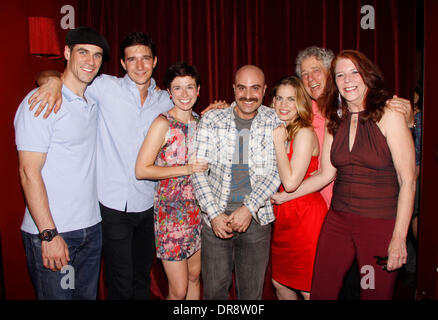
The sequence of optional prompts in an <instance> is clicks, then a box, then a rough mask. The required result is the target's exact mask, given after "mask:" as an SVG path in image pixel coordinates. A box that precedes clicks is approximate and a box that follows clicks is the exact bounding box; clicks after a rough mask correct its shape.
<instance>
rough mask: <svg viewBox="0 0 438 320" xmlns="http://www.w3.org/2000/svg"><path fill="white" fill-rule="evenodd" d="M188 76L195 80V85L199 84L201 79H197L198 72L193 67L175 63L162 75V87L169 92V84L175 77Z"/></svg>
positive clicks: (184, 63) (182, 62) (183, 63)
mask: <svg viewBox="0 0 438 320" xmlns="http://www.w3.org/2000/svg"><path fill="white" fill-rule="evenodd" d="M185 76H189V77H192V78H193V79H195V82H196V85H197V86H199V85H200V84H201V78H200V77H199V74H198V70H196V67H195V66H191V65H188V64H187V63H186V62H184V61H180V62H176V63H174V64H172V65H171V66H170V67H169V68H168V69H167V71H166V73H165V75H164V85H165V86H166V89H169V90H170V84H171V83H172V81H173V79H175V78H176V77H185Z"/></svg>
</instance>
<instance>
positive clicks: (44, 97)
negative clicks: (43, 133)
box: [28, 76, 62, 119]
mask: <svg viewBox="0 0 438 320" xmlns="http://www.w3.org/2000/svg"><path fill="white" fill-rule="evenodd" d="M28 102H29V104H30V107H29V110H30V111H32V110H33V109H34V108H35V106H36V105H37V104H38V103H39V106H38V108H37V109H36V111H35V114H34V115H35V117H38V116H39V115H40V113H41V112H42V111H43V110H44V108H46V112H45V113H44V119H46V118H47V117H48V116H49V115H50V113H51V112H52V111H54V112H55V113H57V112H58V111H59V109H60V108H61V103H62V81H61V79H60V78H59V77H53V76H51V77H49V78H47V81H45V82H44V84H42V85H41V86H40V87H39V88H38V90H37V91H35V92H34V93H33V94H32V95H31V96H30V98H29V100H28Z"/></svg>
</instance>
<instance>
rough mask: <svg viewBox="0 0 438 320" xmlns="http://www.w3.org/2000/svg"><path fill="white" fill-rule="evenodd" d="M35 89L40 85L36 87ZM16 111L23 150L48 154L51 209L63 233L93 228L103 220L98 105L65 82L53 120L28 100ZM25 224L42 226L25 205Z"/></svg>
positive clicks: (30, 227) (26, 228)
mask: <svg viewBox="0 0 438 320" xmlns="http://www.w3.org/2000/svg"><path fill="white" fill-rule="evenodd" d="M35 90H36V89H35ZM35 90H33V91H31V92H30V93H29V94H28V95H27V96H26V97H25V98H24V100H23V101H22V103H21V104H20V106H19V107H18V110H17V113H16V114H15V119H14V126H15V142H16V145H17V150H19V151H33V152H42V153H46V161H45V163H44V166H43V168H42V170H41V174H42V177H43V180H44V184H45V187H46V190H47V195H48V200H49V208H50V212H51V214H52V217H53V220H54V222H55V225H56V228H57V229H58V232H68V231H74V230H79V229H83V228H88V227H91V226H93V225H95V224H97V223H99V222H100V221H101V217H100V212H99V205H98V201H97V181H96V135H97V120H96V119H97V108H96V104H95V103H94V102H93V101H92V99H90V97H89V96H88V95H86V98H87V101H88V103H87V101H85V100H84V99H83V98H82V97H79V96H77V95H75V94H74V93H73V92H72V91H71V90H70V89H69V88H67V87H66V86H63V87H62V106H61V109H60V110H59V112H58V113H57V114H52V115H51V116H50V117H49V118H48V119H43V116H42V115H40V116H39V117H37V118H36V117H35V116H34V111H29V104H28V102H27V101H28V99H29V97H30V96H31V95H32V93H33V92H35ZM21 229H22V230H23V231H25V232H28V233H32V234H37V233H38V232H39V231H38V229H37V227H36V225H35V222H34V221H33V219H32V216H31V215H30V213H29V210H28V208H27V207H26V212H25V215H24V219H23V223H22V225H21Z"/></svg>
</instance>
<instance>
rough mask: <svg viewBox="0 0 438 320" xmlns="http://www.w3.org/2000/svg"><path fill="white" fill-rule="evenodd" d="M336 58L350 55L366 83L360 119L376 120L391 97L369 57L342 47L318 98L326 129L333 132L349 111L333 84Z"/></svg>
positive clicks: (349, 57) (348, 57)
mask: <svg viewBox="0 0 438 320" xmlns="http://www.w3.org/2000/svg"><path fill="white" fill-rule="evenodd" d="M339 59H349V60H350V61H351V62H352V63H353V64H354V65H355V67H356V69H357V70H358V72H359V74H360V75H361V77H362V79H363V82H364V83H365V85H366V87H367V92H366V94H365V98H364V99H365V101H364V109H365V110H364V112H363V113H362V114H361V116H360V121H362V122H364V121H367V120H372V121H374V122H378V121H379V120H380V119H381V118H382V116H383V113H384V108H385V102H386V100H388V99H390V98H391V96H390V94H389V92H388V89H387V86H386V83H385V80H384V78H383V76H382V73H381V72H380V70H379V68H378V67H377V66H376V65H375V64H374V63H373V62H372V61H371V60H370V59H368V58H367V57H366V56H365V55H364V54H363V53H361V52H359V51H356V50H344V51H341V52H340V53H339V54H338V55H337V56H336V57H335V58H334V59H333V61H332V64H331V67H330V76H329V77H328V79H327V83H326V88H325V92H324V94H323V95H322V96H321V97H320V99H319V100H318V105H319V106H320V107H321V109H322V110H323V114H324V115H325V117H326V118H327V120H328V123H327V129H328V131H329V133H331V134H334V133H335V132H336V130H337V128H338V127H339V124H340V123H341V121H342V120H343V119H345V118H346V117H347V111H348V106H347V103H346V101H345V100H344V98H342V96H340V94H339V90H338V88H337V87H336V81H335V68H336V63H337V61H338V60H339ZM339 97H340V98H341V99H340V101H341V106H340V107H341V110H342V115H341V116H339V115H338V108H339Z"/></svg>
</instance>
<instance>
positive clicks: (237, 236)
mask: <svg viewBox="0 0 438 320" xmlns="http://www.w3.org/2000/svg"><path fill="white" fill-rule="evenodd" d="M201 241H202V242H201V248H202V254H201V271H202V283H203V291H204V297H203V298H204V300H227V299H228V295H229V289H230V286H231V283H232V272H233V269H234V272H235V276H236V291H237V299H239V300H260V299H261V298H262V294H263V284H264V281H265V274H266V269H267V267H268V262H269V250H270V244H271V224H268V225H265V226H261V225H259V224H258V223H257V222H255V221H254V219H253V220H252V221H251V224H250V225H249V228H248V229H247V230H246V232H242V233H239V232H234V236H233V237H232V238H231V239H220V238H218V237H216V235H215V234H214V232H213V230H212V229H211V228H210V227H209V226H208V225H207V224H206V223H205V222H203V226H202V233H201Z"/></svg>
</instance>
